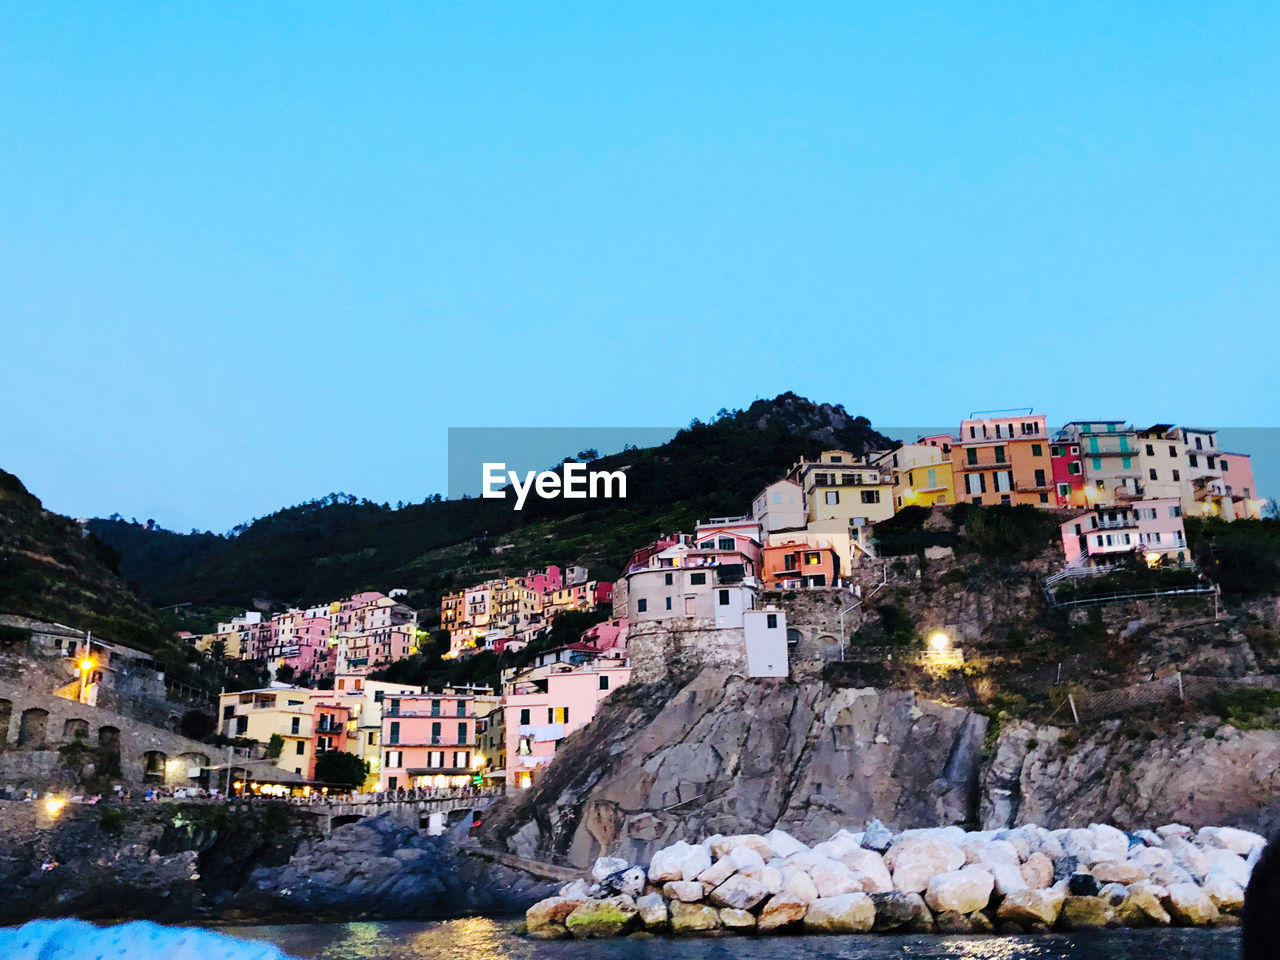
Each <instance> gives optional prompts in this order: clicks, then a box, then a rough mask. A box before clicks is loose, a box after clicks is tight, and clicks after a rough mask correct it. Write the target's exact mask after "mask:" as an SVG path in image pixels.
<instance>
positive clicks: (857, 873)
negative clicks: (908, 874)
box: [839, 848, 893, 893]
mask: <svg viewBox="0 0 1280 960" xmlns="http://www.w3.org/2000/svg"><path fill="white" fill-rule="evenodd" d="M839 860H840V862H841V863H843V864H844V865H845V866H846V867H848V868H849V872H850V873H852V874H853V875H854V877H855V878H857V880H858V885H859V887H860V888H861V889H862V892H863V893H890V892H892V890H893V876H892V874H890V873H889V868H888V867H886V866H885V865H884V857H882V856H880V854H878V853H876V852H875V851H874V850H867V849H865V848H859V849H857V850H850V851H849V852H848V853H846V854H845V855H844V856H843V857H840V858H839Z"/></svg>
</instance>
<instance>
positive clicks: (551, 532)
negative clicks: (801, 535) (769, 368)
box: [89, 393, 892, 609]
mask: <svg viewBox="0 0 1280 960" xmlns="http://www.w3.org/2000/svg"><path fill="white" fill-rule="evenodd" d="M891 445H892V442H891V441H890V440H888V439H887V438H886V437H884V436H882V435H880V434H879V433H877V432H876V431H874V430H873V429H872V428H871V425H870V423H869V422H868V421H867V420H866V419H865V418H862V417H854V416H851V415H850V414H849V413H847V412H846V411H845V410H844V408H843V407H841V406H838V405H831V404H817V403H813V402H812V401H809V400H806V399H804V398H802V397H798V396H796V395H795V394H790V393H787V394H782V395H781V396H778V397H776V398H774V399H772V400H759V401H756V402H755V403H753V404H751V405H750V406H749V407H748V408H747V409H745V410H739V411H732V412H730V411H722V412H721V414H720V415H718V416H717V418H716V419H715V420H714V421H713V422H711V423H701V422H698V421H694V423H692V424H691V425H690V426H689V427H688V428H687V429H685V430H681V431H680V432H679V433H678V434H677V435H676V436H675V437H674V438H672V440H671V441H669V442H668V443H666V444H664V445H663V446H660V447H654V448H649V449H643V450H628V451H626V452H623V453H619V454H614V455H611V456H608V457H604V458H602V459H600V460H598V461H596V462H595V465H594V466H595V467H597V468H600V469H619V468H622V467H626V468H627V470H628V473H627V477H628V497H627V500H626V502H625V505H619V504H618V502H617V501H567V500H535V499H531V500H530V502H529V503H528V504H527V505H526V507H525V509H524V510H523V511H521V512H519V513H517V512H515V511H513V510H512V509H511V507H510V505H508V504H506V503H503V502H501V501H496V500H480V499H469V500H453V501H449V500H445V501H428V502H424V503H416V504H409V505H406V506H403V507H401V508H399V509H393V508H391V507H390V506H389V505H386V504H377V503H372V502H370V501H367V500H358V499H356V498H355V497H351V496H347V495H345V494H330V495H329V496H327V497H324V498H322V499H319V500H315V501H312V502H309V503H305V504H300V505H298V506H294V507H289V508H286V509H283V510H280V511H277V512H276V513H273V514H271V515H270V516H267V517H263V518H261V519H258V520H255V521H253V522H252V523H249V524H247V525H244V526H242V527H240V528H237V529H236V530H235V531H232V532H231V533H230V534H228V535H224V536H218V535H213V534H200V533H193V534H180V533H174V532H171V531H168V530H163V529H159V528H154V527H148V526H144V525H141V524H138V523H132V522H129V521H125V520H123V519H120V518H111V519H105V520H104V519H98V520H93V521H91V522H90V524H89V529H90V530H91V531H92V532H93V533H94V534H96V535H97V536H98V537H100V538H101V539H102V540H104V541H105V542H106V543H108V544H110V545H111V546H112V547H113V548H114V549H116V550H117V551H119V553H120V555H121V560H120V569H121V571H122V572H123V574H124V575H125V576H126V577H128V578H129V579H130V580H131V581H135V582H137V583H138V584H139V587H140V589H141V592H142V595H143V596H144V597H146V598H147V599H148V600H149V601H151V602H152V603H155V604H158V605H165V604H173V603H194V604H196V605H198V606H211V605H237V604H239V605H244V604H247V603H249V602H250V601H252V600H254V599H255V598H265V599H268V600H271V601H273V602H276V603H282V604H305V603H311V602H317V601H322V600H326V599H330V598H332V597H335V596H341V595H345V594H349V593H352V592H354V591H357V590H365V589H387V588H390V587H404V588H406V589H408V590H409V591H410V594H409V602H410V603H412V604H414V605H415V606H418V607H421V608H425V609H431V608H432V607H433V606H434V605H435V604H436V602H437V600H438V598H439V596H440V595H441V593H443V592H445V591H446V590H449V589H451V588H454V587H457V586H461V585H464V584H467V583H471V582H474V581H476V580H479V579H483V578H485V577H488V576H496V575H501V574H504V573H509V572H516V571H519V570H522V569H525V568H527V567H529V566H534V565H539V566H540V565H545V564H547V563H557V564H560V565H566V564H569V563H576V562H584V563H587V564H589V565H590V566H591V567H592V572H593V574H595V575H599V576H604V577H613V576H615V575H616V574H617V573H618V571H619V570H620V569H621V565H622V563H623V562H624V561H625V559H626V557H627V556H628V555H629V553H630V551H631V550H633V549H634V548H635V547H636V546H638V545H640V544H642V543H644V542H646V540H648V539H650V538H651V537H652V536H653V535H655V534H657V533H660V532H662V531H664V530H671V529H675V528H681V527H684V528H687V527H689V526H690V525H691V524H692V522H693V521H694V520H695V519H696V518H698V517H700V516H701V517H707V516H720V515H725V514H739V513H742V512H743V511H744V510H745V509H746V507H747V505H748V504H749V503H750V499H751V497H752V496H754V495H755V494H756V493H757V492H759V490H760V488H761V487H763V486H764V485H765V484H766V483H768V482H770V481H772V480H775V479H777V477H779V476H780V475H781V474H782V473H783V472H784V471H785V470H786V469H787V468H788V467H790V466H791V465H792V464H793V463H794V462H795V461H796V460H798V459H799V458H801V457H802V456H810V455H813V454H816V453H817V452H819V451H820V450H823V449H827V448H831V447H843V448H845V449H848V450H850V451H852V452H855V453H861V452H863V451H865V450H868V449H872V448H875V447H880V448H884V447H887V446H891ZM566 452H569V451H566ZM497 545H501V546H503V547H504V548H505V549H504V550H503V552H502V553H501V554H494V553H493V552H492V548H493V547H494V546H497ZM508 545H509V546H508Z"/></svg>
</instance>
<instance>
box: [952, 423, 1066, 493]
mask: <svg viewBox="0 0 1280 960" xmlns="http://www.w3.org/2000/svg"><path fill="white" fill-rule="evenodd" d="M951 472H952V477H953V482H954V483H955V497H956V501H957V502H958V503H976V504H982V505H987V506H990V505H992V504H1000V503H1004V504H1019V503H1027V504H1031V505H1033V506H1037V507H1046V508H1053V507H1054V506H1055V504H1054V502H1053V501H1054V498H1053V496H1052V492H1053V462H1052V460H1051V458H1050V451H1049V432H1048V428H1047V426H1046V424H1045V417H1044V415H1043V414H1033V413H1032V412H1031V411H1030V410H1014V411H991V412H989V413H984V414H983V415H981V416H979V415H976V414H974V415H972V416H970V417H969V418H968V419H967V420H963V421H961V423H960V435H959V439H958V440H957V441H956V443H955V445H954V446H952V448H951Z"/></svg>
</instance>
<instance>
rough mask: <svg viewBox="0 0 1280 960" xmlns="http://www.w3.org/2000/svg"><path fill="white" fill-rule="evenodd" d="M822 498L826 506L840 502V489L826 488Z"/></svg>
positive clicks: (832, 505)
mask: <svg viewBox="0 0 1280 960" xmlns="http://www.w3.org/2000/svg"><path fill="white" fill-rule="evenodd" d="M823 500H824V501H825V502H826V504H827V506H829V507H834V506H835V505H836V504H837V503H839V502H840V491H839V490H828V491H827V492H826V493H825V494H823Z"/></svg>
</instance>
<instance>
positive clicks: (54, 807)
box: [44, 796, 67, 817]
mask: <svg viewBox="0 0 1280 960" xmlns="http://www.w3.org/2000/svg"><path fill="white" fill-rule="evenodd" d="M66 803H67V802H66V801H65V800H62V799H60V798H59V797H52V796H51V797H49V799H47V800H45V802H44V812H45V813H47V814H48V815H49V816H51V817H56V816H57V815H58V813H59V811H61V810H62V808H63V807H64V806H66Z"/></svg>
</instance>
